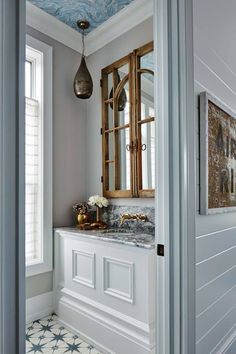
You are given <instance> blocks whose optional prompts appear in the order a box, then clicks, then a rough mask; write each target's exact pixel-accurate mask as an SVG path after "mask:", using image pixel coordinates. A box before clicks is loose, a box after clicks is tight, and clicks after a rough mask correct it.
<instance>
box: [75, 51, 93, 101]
mask: <svg viewBox="0 0 236 354" xmlns="http://www.w3.org/2000/svg"><path fill="white" fill-rule="evenodd" d="M74 92H75V95H76V96H77V97H78V98H82V99H87V98H89V97H90V96H91V95H92V93H93V81H92V78H91V75H90V73H89V71H88V68H87V64H86V61H85V58H84V56H82V59H81V63H80V66H79V69H78V71H77V73H76V75H75V79H74Z"/></svg>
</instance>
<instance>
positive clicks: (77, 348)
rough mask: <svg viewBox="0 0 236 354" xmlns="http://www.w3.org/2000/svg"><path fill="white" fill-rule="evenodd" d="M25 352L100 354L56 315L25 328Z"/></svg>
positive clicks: (33, 353)
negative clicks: (65, 325) (66, 327)
mask: <svg viewBox="0 0 236 354" xmlns="http://www.w3.org/2000/svg"><path fill="white" fill-rule="evenodd" d="M26 353H31V354H42V353H43V354H64V353H67V354H76V353H81V354H102V353H101V352H99V351H98V350H96V349H95V348H94V347H93V346H92V345H90V344H88V343H85V342H84V341H83V340H82V339H80V338H79V337H78V336H77V335H74V334H73V333H70V332H69V331H67V329H65V328H64V327H62V326H61V325H60V323H59V322H58V320H57V316H56V315H52V316H49V317H46V318H43V319H41V320H38V321H35V322H32V323H31V324H29V325H28V326H27V328H26Z"/></svg>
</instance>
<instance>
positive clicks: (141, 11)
mask: <svg viewBox="0 0 236 354" xmlns="http://www.w3.org/2000/svg"><path fill="white" fill-rule="evenodd" d="M152 15H153V0H134V1H133V2H131V3H130V4H129V5H128V6H126V7H124V8H123V9H122V10H121V11H119V12H118V13H117V14H115V15H114V16H112V17H110V18H109V19H108V20H107V21H106V22H104V23H103V24H102V25H100V26H99V27H98V28H96V29H95V30H93V31H92V32H90V33H89V34H88V35H87V36H86V48H87V49H86V55H90V54H93V53H94V52H96V51H97V50H99V49H101V48H102V47H104V46H105V45H106V44H108V43H110V42H112V41H113V40H114V39H116V38H118V37H120V36H121V35H122V34H124V33H126V32H128V31H129V30H131V29H132V28H133V27H135V26H137V25H138V24H140V23H142V22H143V21H145V20H147V19H148V18H149V17H151V16H152Z"/></svg>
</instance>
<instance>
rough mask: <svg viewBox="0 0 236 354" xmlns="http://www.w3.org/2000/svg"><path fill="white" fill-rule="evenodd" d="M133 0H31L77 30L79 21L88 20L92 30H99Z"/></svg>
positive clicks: (30, 0)
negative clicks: (98, 28) (99, 27)
mask: <svg viewBox="0 0 236 354" xmlns="http://www.w3.org/2000/svg"><path fill="white" fill-rule="evenodd" d="M132 1H133V0H29V2H31V3H32V4H33V5H36V6H38V7H39V8H40V9H41V10H44V11H46V12H47V13H48V14H50V15H52V16H55V17H56V18H57V19H58V20H60V21H62V22H64V23H65V24H67V25H69V26H70V27H72V28H74V29H76V30H77V26H76V22H77V20H78V19H87V20H88V21H89V22H90V25H91V27H90V29H89V30H87V33H88V32H90V31H92V30H93V29H95V28H97V27H98V26H99V25H101V24H102V23H103V22H105V21H106V20H108V19H109V18H110V17H111V16H113V15H115V14H116V13H117V12H119V11H120V10H122V9H123V8H124V7H125V6H127V5H129V4H130V3H131V2H132Z"/></svg>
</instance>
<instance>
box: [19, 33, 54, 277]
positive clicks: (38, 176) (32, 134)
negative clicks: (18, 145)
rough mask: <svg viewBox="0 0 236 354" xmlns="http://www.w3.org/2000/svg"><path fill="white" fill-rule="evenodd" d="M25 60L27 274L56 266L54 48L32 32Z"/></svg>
mask: <svg viewBox="0 0 236 354" xmlns="http://www.w3.org/2000/svg"><path fill="white" fill-rule="evenodd" d="M26 43H27V45H26V62H25V95H26V106H25V108H26V109H25V239H26V243H25V246H26V275H27V276H30V275H35V274H39V273H43V272H47V271H50V270H52V48H51V47H50V46H48V45H46V44H45V43H43V42H41V41H38V40H36V39H35V38H32V37H30V36H27V39H26Z"/></svg>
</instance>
